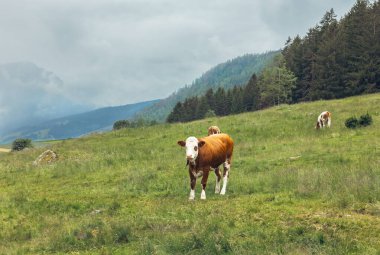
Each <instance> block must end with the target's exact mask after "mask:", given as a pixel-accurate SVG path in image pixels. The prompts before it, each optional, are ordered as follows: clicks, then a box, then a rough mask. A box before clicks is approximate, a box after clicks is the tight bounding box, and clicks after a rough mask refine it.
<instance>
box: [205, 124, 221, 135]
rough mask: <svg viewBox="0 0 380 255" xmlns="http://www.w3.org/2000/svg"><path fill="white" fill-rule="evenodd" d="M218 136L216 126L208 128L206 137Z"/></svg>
mask: <svg viewBox="0 0 380 255" xmlns="http://www.w3.org/2000/svg"><path fill="white" fill-rule="evenodd" d="M216 134H220V129H219V128H218V127H217V126H211V127H209V128H208V135H209V136H210V135H216Z"/></svg>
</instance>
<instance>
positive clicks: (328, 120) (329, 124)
mask: <svg viewBox="0 0 380 255" xmlns="http://www.w3.org/2000/svg"><path fill="white" fill-rule="evenodd" d="M327 126H328V127H330V126H331V118H328V119H327Z"/></svg>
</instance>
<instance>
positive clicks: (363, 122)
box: [359, 113, 372, 127]
mask: <svg viewBox="0 0 380 255" xmlns="http://www.w3.org/2000/svg"><path fill="white" fill-rule="evenodd" d="M371 124H372V117H371V115H369V114H368V113H367V114H365V115H362V116H360V118H359V125H360V126H363V127H366V126H369V125H371Z"/></svg>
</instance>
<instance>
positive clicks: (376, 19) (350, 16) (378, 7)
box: [282, 0, 380, 103]
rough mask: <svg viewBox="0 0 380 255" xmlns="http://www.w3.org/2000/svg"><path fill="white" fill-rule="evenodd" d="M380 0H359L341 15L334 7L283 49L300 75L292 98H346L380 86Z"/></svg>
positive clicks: (296, 72)
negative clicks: (372, 0) (340, 17)
mask: <svg viewBox="0 0 380 255" xmlns="http://www.w3.org/2000/svg"><path fill="white" fill-rule="evenodd" d="M379 3H380V2H379V1H375V2H374V3H372V4H371V3H370V2H369V1H367V0H358V1H357V2H356V3H355V5H354V6H353V7H352V8H351V10H350V11H349V12H348V13H347V14H346V15H345V16H344V17H343V18H342V19H341V20H340V21H338V20H337V19H336V15H335V13H334V10H333V9H331V10H330V11H328V12H326V14H325V15H324V16H323V18H322V19H321V21H320V22H319V24H317V25H316V26H315V27H313V28H311V29H309V31H308V33H307V35H306V36H305V37H303V38H300V37H299V36H296V37H295V38H293V39H291V38H288V40H287V42H286V44H285V48H284V49H283V51H282V53H283V55H284V57H285V60H286V66H287V68H288V69H289V70H291V71H292V72H293V73H294V74H295V75H296V77H297V82H296V84H295V88H294V89H293V92H292V101H293V102H294V103H296V102H300V101H311V100H318V99H333V98H343V97H347V96H353V95H359V94H363V93H373V92H378V91H380V4H379Z"/></svg>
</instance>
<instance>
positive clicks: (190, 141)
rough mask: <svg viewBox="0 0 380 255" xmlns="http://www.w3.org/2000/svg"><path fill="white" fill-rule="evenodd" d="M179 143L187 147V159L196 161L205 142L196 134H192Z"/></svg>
mask: <svg viewBox="0 0 380 255" xmlns="http://www.w3.org/2000/svg"><path fill="white" fill-rule="evenodd" d="M178 144H179V145H180V146H182V147H185V148H186V159H187V160H188V161H190V162H192V163H193V162H194V161H195V160H196V159H197V157H198V152H199V147H201V146H202V145H203V144H204V142H203V141H201V142H199V141H198V139H197V138H195V137H194V136H190V137H189V138H187V139H186V142H184V141H178Z"/></svg>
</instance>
